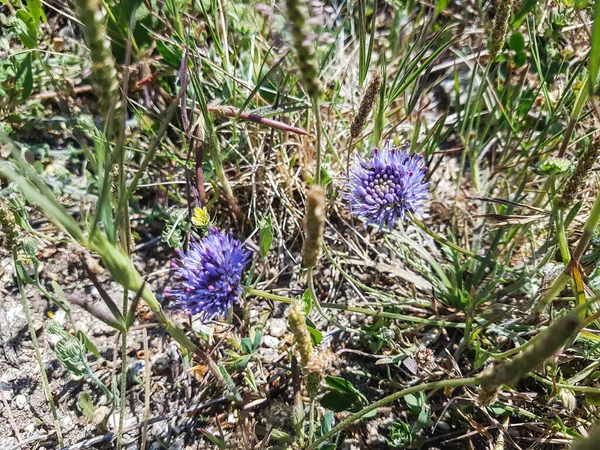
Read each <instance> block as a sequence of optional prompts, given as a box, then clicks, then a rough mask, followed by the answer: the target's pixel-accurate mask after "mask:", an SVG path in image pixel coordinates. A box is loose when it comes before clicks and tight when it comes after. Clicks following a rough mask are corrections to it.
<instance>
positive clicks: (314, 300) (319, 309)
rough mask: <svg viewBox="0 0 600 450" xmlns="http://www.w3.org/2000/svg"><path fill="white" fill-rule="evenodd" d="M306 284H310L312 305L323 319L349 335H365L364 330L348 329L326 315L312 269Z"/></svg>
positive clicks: (307, 273)
mask: <svg viewBox="0 0 600 450" xmlns="http://www.w3.org/2000/svg"><path fill="white" fill-rule="evenodd" d="M306 283H307V284H308V294H309V295H310V298H311V300H312V304H313V305H314V306H315V309H316V310H317V312H318V313H319V314H320V315H321V317H323V319H325V320H326V321H327V322H329V323H332V324H333V325H335V326H336V327H338V328H339V329H340V330H342V331H347V332H349V333H357V334H365V332H364V331H362V330H357V329H356V328H348V327H346V326H345V325H342V324H341V323H340V322H339V321H338V320H336V319H335V318H334V317H331V316H329V315H327V313H325V311H323V308H322V307H321V303H320V302H319V299H318V298H317V294H316V293H315V285H314V280H313V268H312V267H309V268H308V270H307V272H306Z"/></svg>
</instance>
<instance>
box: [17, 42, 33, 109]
mask: <svg viewBox="0 0 600 450" xmlns="http://www.w3.org/2000/svg"><path fill="white" fill-rule="evenodd" d="M32 63H33V57H32V54H31V53H28V54H27V55H25V58H23V60H22V61H21V63H20V64H19V67H18V70H17V84H18V85H19V86H20V87H21V97H20V100H21V101H22V102H24V101H25V100H27V99H28V98H29V96H30V95H31V92H32V91H33V68H32Z"/></svg>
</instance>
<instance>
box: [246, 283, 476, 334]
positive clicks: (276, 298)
mask: <svg viewBox="0 0 600 450" xmlns="http://www.w3.org/2000/svg"><path fill="white" fill-rule="evenodd" d="M245 291H246V294H247V295H255V296H257V297H262V298H266V299H268V300H274V301H276V302H281V303H292V301H293V300H292V299H291V298H289V297H284V296H282V295H277V294H272V293H270V292H266V291H261V290H260V289H255V288H250V287H246V288H245ZM319 304H320V306H321V307H322V308H325V309H341V310H344V311H350V312H355V313H359V314H365V315H367V316H376V317H387V318H388V319H396V320H402V321H404V322H411V323H420V324H423V325H430V326H439V327H445V328H465V324H464V323H457V322H446V321H444V320H435V319H425V318H423V317H415V316H409V315H406V314H397V313H391V312H387V311H379V310H373V309H366V308H358V307H355V306H348V305H340V304H337V303H319Z"/></svg>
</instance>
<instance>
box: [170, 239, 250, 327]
mask: <svg viewBox="0 0 600 450" xmlns="http://www.w3.org/2000/svg"><path fill="white" fill-rule="evenodd" d="M177 254H178V255H179V258H178V260H175V261H173V263H172V266H173V267H174V268H175V278H176V280H177V284H176V285H175V286H174V287H173V288H172V289H169V290H168V291H166V292H165V295H166V296H168V297H171V298H172V299H173V301H172V305H173V308H175V309H178V310H180V311H183V312H184V313H186V314H189V315H200V316H201V320H202V321H203V322H207V321H209V320H210V319H212V318H213V317H215V316H226V315H227V312H228V311H229V308H231V307H232V306H233V305H234V304H236V303H238V302H239V300H240V295H241V293H242V286H241V279H242V272H243V270H244V267H246V266H247V265H248V263H249V262H250V252H247V251H245V250H244V249H243V248H242V243H241V242H240V241H238V240H237V239H234V238H233V237H232V236H231V233H227V234H223V233H221V232H220V231H219V230H217V229H216V228H211V229H210V230H209V232H208V235H207V236H206V237H204V238H203V239H202V240H201V241H196V240H192V242H191V244H190V248H189V250H188V252H187V253H182V252H180V251H177Z"/></svg>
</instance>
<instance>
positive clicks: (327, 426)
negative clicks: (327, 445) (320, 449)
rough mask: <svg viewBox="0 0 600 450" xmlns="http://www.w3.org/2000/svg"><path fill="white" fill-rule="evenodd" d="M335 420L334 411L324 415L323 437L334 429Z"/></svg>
mask: <svg viewBox="0 0 600 450" xmlns="http://www.w3.org/2000/svg"><path fill="white" fill-rule="evenodd" d="M334 420H335V416H334V415H333V411H327V412H326V413H325V414H323V420H322V421H321V435H324V434H326V433H329V431H330V430H331V429H332V428H333V422H334Z"/></svg>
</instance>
